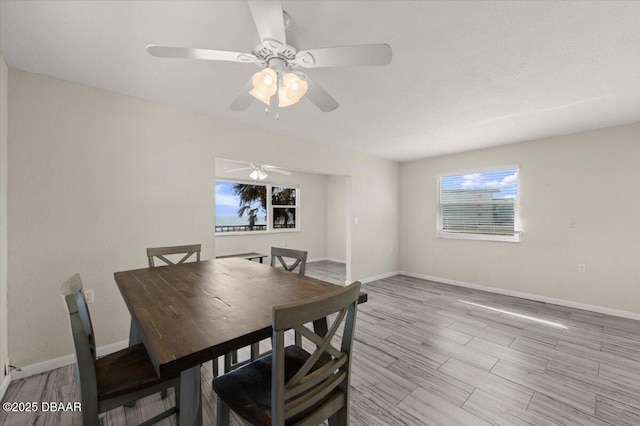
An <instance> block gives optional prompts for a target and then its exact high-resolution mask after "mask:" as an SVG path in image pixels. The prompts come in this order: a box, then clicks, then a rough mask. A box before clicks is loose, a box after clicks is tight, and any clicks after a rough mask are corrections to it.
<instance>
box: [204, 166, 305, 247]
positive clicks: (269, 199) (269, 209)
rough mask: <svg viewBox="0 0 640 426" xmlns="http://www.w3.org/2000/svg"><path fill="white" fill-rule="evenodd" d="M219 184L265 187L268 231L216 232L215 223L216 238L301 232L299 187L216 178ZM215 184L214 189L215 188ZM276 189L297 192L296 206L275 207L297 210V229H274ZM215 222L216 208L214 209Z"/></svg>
mask: <svg viewBox="0 0 640 426" xmlns="http://www.w3.org/2000/svg"><path fill="white" fill-rule="evenodd" d="M218 182H226V183H242V184H245V185H256V186H264V187H266V189H267V191H266V197H267V229H266V230H264V231H232V232H218V231H216V230H215V229H216V225H215V223H214V226H213V229H214V234H215V236H216V237H224V236H238V235H265V234H284V233H290V232H301V231H302V227H301V222H300V195H301V192H302V191H301V190H300V186H299V185H292V184H287V183H274V182H264V181H260V182H259V181H253V180H244V179H226V178H216V180H215V183H218ZM215 183H214V187H215ZM274 187H277V188H292V189H295V190H296V204H295V205H288V206H279V205H276V206H275V207H276V208H278V207H287V208H293V209H295V211H296V213H295V218H296V219H295V221H296V227H295V228H274V227H273V208H274V206H273V205H272V189H273V188H274ZM213 195H214V205H215V191H214V194H213ZM214 222H215V207H214Z"/></svg>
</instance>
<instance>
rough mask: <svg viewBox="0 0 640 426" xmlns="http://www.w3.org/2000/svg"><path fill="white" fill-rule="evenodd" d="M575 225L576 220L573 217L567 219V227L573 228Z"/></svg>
mask: <svg viewBox="0 0 640 426" xmlns="http://www.w3.org/2000/svg"><path fill="white" fill-rule="evenodd" d="M575 227H576V220H575V219H573V218H572V219H569V228H575Z"/></svg>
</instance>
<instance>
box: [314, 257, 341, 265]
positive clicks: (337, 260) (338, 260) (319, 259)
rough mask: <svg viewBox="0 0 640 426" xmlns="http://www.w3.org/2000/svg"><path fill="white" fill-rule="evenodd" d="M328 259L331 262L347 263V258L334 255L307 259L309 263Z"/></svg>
mask: <svg viewBox="0 0 640 426" xmlns="http://www.w3.org/2000/svg"><path fill="white" fill-rule="evenodd" d="M326 260H328V261H329V262H336V263H344V264H346V263H347V261H346V260H342V259H334V258H333V257H317V258H315V259H307V263H313V262H324V261H326Z"/></svg>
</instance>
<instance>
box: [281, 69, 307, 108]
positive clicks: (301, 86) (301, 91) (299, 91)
mask: <svg viewBox="0 0 640 426" xmlns="http://www.w3.org/2000/svg"><path fill="white" fill-rule="evenodd" d="M282 84H283V85H284V88H285V90H286V92H287V97H288V98H289V99H291V101H293V103H295V102H298V101H299V100H300V99H301V98H302V97H303V96H304V95H305V93H307V89H308V88H309V85H308V84H307V82H306V81H304V80H302V79H301V78H300V77H298V76H297V75H296V74H294V73H292V72H290V73H288V74H287V75H285V76H284V77H283V78H282Z"/></svg>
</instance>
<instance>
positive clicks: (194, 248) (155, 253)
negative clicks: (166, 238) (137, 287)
mask: <svg viewBox="0 0 640 426" xmlns="http://www.w3.org/2000/svg"><path fill="white" fill-rule="evenodd" d="M201 250H202V245H201V244H192V245H188V246H172V247H150V248H148V249H147V257H148V258H149V268H153V267H154V266H155V264H154V262H153V258H154V257H157V258H158V259H160V260H162V261H163V262H164V263H166V264H167V265H175V264H176V263H174V262H172V261H171V260H170V259H167V258H166V257H165V256H168V255H170V254H184V257H182V259H180V260H179V261H178V262H177V263H184V262H185V261H186V260H187V259H189V258H190V257H191V256H192V255H194V254H195V255H196V261H197V262H200V251H201Z"/></svg>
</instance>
